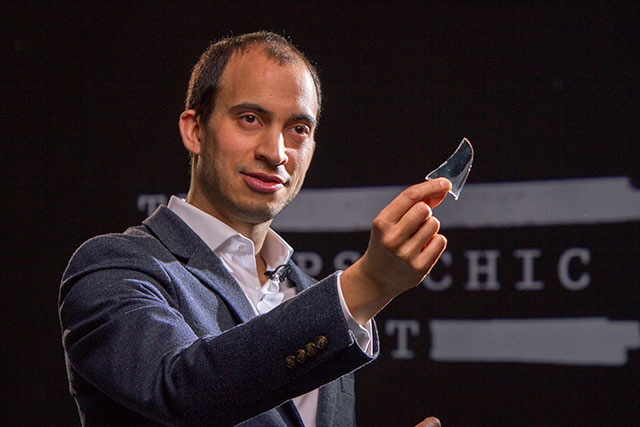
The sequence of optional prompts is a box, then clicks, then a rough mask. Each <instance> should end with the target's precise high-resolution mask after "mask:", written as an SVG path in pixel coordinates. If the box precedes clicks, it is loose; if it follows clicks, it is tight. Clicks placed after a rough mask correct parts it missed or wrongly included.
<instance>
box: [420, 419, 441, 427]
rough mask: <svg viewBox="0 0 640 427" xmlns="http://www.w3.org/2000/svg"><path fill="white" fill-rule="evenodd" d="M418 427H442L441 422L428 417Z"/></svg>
mask: <svg viewBox="0 0 640 427" xmlns="http://www.w3.org/2000/svg"><path fill="white" fill-rule="evenodd" d="M416 427H441V424H440V420H439V419H437V418H436V417H428V418H425V419H424V420H422V421H421V422H420V423H419V424H416Z"/></svg>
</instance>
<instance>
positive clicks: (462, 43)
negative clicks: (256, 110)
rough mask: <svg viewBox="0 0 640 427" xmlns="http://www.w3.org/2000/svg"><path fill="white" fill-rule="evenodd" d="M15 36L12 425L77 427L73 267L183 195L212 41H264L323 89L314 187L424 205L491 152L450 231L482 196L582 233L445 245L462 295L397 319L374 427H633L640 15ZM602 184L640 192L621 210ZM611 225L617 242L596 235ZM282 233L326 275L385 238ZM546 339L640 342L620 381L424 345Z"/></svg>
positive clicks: (470, 14) (516, 229)
mask: <svg viewBox="0 0 640 427" xmlns="http://www.w3.org/2000/svg"><path fill="white" fill-rule="evenodd" d="M1 15H2V16H3V18H2V20H3V25H2V29H1V30H0V31H2V55H3V57H4V60H3V63H4V66H3V67H2V68H3V71H2V72H3V75H4V77H3V79H2V94H3V96H2V100H3V105H4V108H3V111H4V114H3V116H4V117H3V120H2V126H3V129H2V138H3V142H4V144H3V145H4V151H3V152H4V155H3V177H4V180H3V185H4V189H3V190H4V191H3V195H4V196H5V197H4V203H3V207H4V208H3V209H2V215H3V221H2V224H3V226H4V227H5V231H4V233H3V235H5V236H8V238H7V239H6V240H5V243H4V251H3V254H4V256H3V259H4V261H3V263H4V264H5V265H4V268H3V270H4V271H5V274H4V288H5V292H4V293H3V294H4V296H3V311H2V316H1V319H2V324H3V326H2V332H3V337H4V340H3V341H4V345H3V346H2V357H3V371H4V374H3V378H4V381H3V382H4V387H3V390H2V394H3V408H4V409H3V411H2V416H1V418H2V419H3V420H2V422H1V423H2V424H3V425H77V424H78V420H77V415H76V411H75V408H74V405H73V402H72V400H71V398H70V396H69V395H68V392H67V384H66V376H65V371H64V361H63V354H62V348H61V345H60V330H59V325H58V321H57V314H56V299H57V287H58V281H59V277H60V276H61V274H62V271H63V269H64V267H65V265H66V261H67V260H68V258H69V257H70V255H71V254H72V252H73V250H74V249H75V248H76V247H77V246H78V245H79V244H80V243H82V242H83V241H84V240H86V239H87V238H89V237H91V236H93V235H96V234H100V233H105V232H112V231H120V230H123V229H124V228H126V227H127V226H129V225H133V224H135V223H138V222H139V221H140V220H141V219H143V218H144V216H145V212H144V211H145V208H144V207H143V206H142V205H140V203H141V201H140V200H141V199H140V197H141V195H148V194H161V195H168V194H175V193H181V192H184V191H186V189H187V186H188V160H187V155H186V153H185V151H184V149H183V147H182V146H181V143H180V139H179V134H178V129H177V122H178V116H179V114H180V112H181V111H182V102H183V97H184V93H185V90H186V84H187V81H188V77H189V74H190V69H191V67H192V66H193V64H194V63H195V61H196V60H197V58H198V56H199V54H200V53H201V51H202V50H203V49H204V48H205V47H206V46H207V45H208V43H209V41H212V40H216V39H217V38H219V37H221V36H224V35H228V34H238V33H242V32H247V31H255V30H259V29H269V30H274V31H276V32H279V33H283V34H285V35H288V36H291V38H292V39H293V40H294V42H295V43H296V44H297V45H298V46H299V47H300V48H301V49H302V50H303V51H305V52H306V53H307V54H308V56H309V57H310V58H311V59H312V60H313V61H315V62H317V64H318V68H319V71H320V75H321V78H322V80H323V83H324V91H325V94H326V101H325V103H324V112H323V116H322V119H321V123H320V128H319V131H318V134H317V143H318V146H317V150H316V155H315V158H314V162H313V164H312V167H311V170H310V172H309V174H308V177H307V181H306V184H305V188H307V189H323V188H327V189H338V188H356V189H357V188H361V187H365V186H371V187H379V188H388V187H389V186H406V185H409V184H411V183H414V182H417V181H418V180H420V179H422V178H423V177H424V175H425V174H426V173H427V172H428V171H429V170H431V169H433V168H434V167H435V166H437V165H438V164H439V163H440V162H441V161H443V160H444V159H445V158H446V157H447V156H448V155H449V154H450V152H451V151H452V150H453V149H454V148H455V146H456V145H457V143H458V142H459V141H460V139H461V138H462V137H463V136H466V137H468V138H469V139H470V140H471V141H472V142H473V143H474V147H475V150H476V162H475V164H474V169H473V170H472V173H471V177H470V181H469V183H470V185H469V187H468V188H469V189H468V190H467V189H465V191H468V193H467V194H465V193H463V197H462V199H461V201H460V202H452V200H448V201H447V202H445V203H446V204H447V205H446V207H447V208H449V209H450V210H452V209H453V210H455V209H456V207H459V209H463V208H464V207H465V206H475V207H476V208H477V207H478V206H479V207H482V206H483V204H482V203H479V204H469V205H464V204H463V203H464V202H465V196H468V197H469V198H473V197H474V195H476V196H477V197H476V199H477V198H481V191H480V190H482V189H483V188H485V187H483V185H484V184H480V183H486V184H488V187H487V188H488V189H489V190H488V191H489V193H492V194H494V195H495V194H498V196H499V195H500V194H502V193H500V191H502V190H503V189H504V187H503V186H502V184H505V183H511V184H514V185H515V186H516V187H514V188H515V194H520V193H519V191H520V190H519V189H521V188H525V189H526V188H529V187H527V185H528V183H531V182H533V183H542V184H541V185H542V189H543V192H542V195H541V196H540V197H534V196H529V199H528V200H530V201H531V200H533V202H535V203H534V205H538V207H540V206H542V208H541V209H542V210H543V211H545V210H547V208H548V209H549V210H553V209H552V208H553V207H554V206H551V205H552V204H555V203H560V205H562V206H564V209H565V210H566V211H568V212H570V215H569V216H570V217H571V218H573V219H574V220H573V221H572V220H563V221H555V222H554V221H553V220H551V221H550V222H547V223H546V224H535V223H532V222H525V223H523V224H515V225H514V224H510V225H509V224H507V225H505V226H504V227H501V226H500V225H499V224H498V225H496V224H488V223H483V224H480V225H477V226H473V227H470V226H455V225H451V226H449V229H448V230H447V225H446V220H445V219H443V228H445V232H447V233H446V234H447V236H448V237H449V242H450V246H449V248H450V249H449V253H450V255H451V256H450V258H451V263H450V265H448V266H444V267H442V266H441V267H439V270H436V271H434V276H435V277H436V278H441V277H443V275H444V274H445V273H446V272H449V273H451V276H452V279H453V282H452V284H451V286H450V287H449V288H448V289H446V290H442V291H434V290H433V289H429V288H428V287H427V286H423V287H420V288H418V289H416V290H415V291H412V292H410V293H408V294H406V295H404V296H403V297H401V298H400V299H398V300H397V301H395V302H394V303H392V304H391V305H390V306H389V307H388V308H387V310H386V311H385V312H384V313H383V314H381V316H380V317H379V321H378V324H379V328H380V332H381V340H382V346H383V347H382V353H381V357H380V359H379V361H377V362H376V363H374V364H373V365H371V366H369V367H367V368H365V369H363V370H362V371H360V372H359V374H358V386H357V398H358V408H357V411H358V420H359V424H361V425H413V424H412V423H415V422H417V421H419V420H420V419H422V418H423V417H424V416H426V415H430V414H433V415H437V416H439V417H440V418H441V419H442V420H443V422H444V424H445V425H446V426H462V425H472V424H474V423H475V424H476V425H539V424H544V425H552V424H553V425H633V424H634V421H637V419H638V415H639V410H638V401H639V398H640V393H639V392H638V387H637V384H638V383H639V381H638V380H640V374H639V370H640V360H639V358H638V357H639V356H638V351H637V349H638V347H639V346H640V345H639V344H638V342H637V339H639V338H637V337H640V334H638V332H637V329H638V325H640V323H639V322H638V320H639V318H640V316H639V315H638V308H639V306H640V297H639V291H638V285H640V272H639V267H638V264H639V257H638V241H639V237H640V233H638V225H639V222H640V203H639V202H638V193H637V191H638V190H637V183H638V179H639V178H640V174H639V172H638V170H639V168H638V166H639V163H640V162H639V161H638V160H639V155H638V153H639V150H638V135H639V130H640V129H639V124H638V123H639V117H640V115H639V114H638V113H639V107H638V105H639V104H638V101H639V99H638V90H639V81H640V78H639V77H640V73H639V65H638V62H639V61H638V60H637V59H638V53H637V52H638V51H640V50H639V49H638V48H639V43H638V42H639V33H640V32H639V31H638V23H639V22H640V4H639V3H638V2H621V3H599V4H590V5H580V6H563V7H559V6H554V5H551V4H540V3H528V4H526V5H524V6H516V5H514V4H511V3H507V4H496V3H488V4H485V3H484V2H477V3H475V2H469V3H466V2H465V3H456V4H449V2H439V3H415V4H414V3H411V2H403V3H395V2H349V3H346V4H342V3H337V2H336V3H333V2H326V3H325V2H315V1H314V2H273V3H269V2H259V3H257V2H256V3H253V2H244V1H235V2H229V3H216V4H208V3H201V2H198V3H196V2H180V3H177V2H176V3H174V2H137V3H136V4H135V5H132V4H130V2H115V3H106V2H105V3H102V2H84V3H78V4H62V5H52V4H49V3H48V2H44V3H41V2H34V1H31V2H18V3H16V4H13V5H9V4H7V3H3V6H2V13H1ZM605 177H617V178H620V179H622V181H623V182H626V183H627V184H629V183H630V184H632V185H633V186H632V187H629V188H627V190H628V191H623V192H622V193H621V194H623V196H621V197H608V196H611V195H610V194H609V190H608V189H609V184H608V183H609V181H607V180H606V179H604V178H605ZM601 178H602V179H601ZM566 179H570V180H571V181H565V180H566ZM603 179H604V180H603ZM566 182H569V183H572V182H577V183H579V184H580V183H582V184H584V185H583V186H581V187H580V188H582V190H580V191H581V192H580V191H579V192H578V193H580V194H582V196H581V198H580V197H579V200H580V201H581V203H583V204H578V205H572V204H571V203H573V202H571V203H569V202H566V203H564V202H562V200H563V197H562V196H561V197H560V198H559V199H558V197H555V198H550V199H547V198H546V197H545V191H546V190H545V188H547V186H548V185H551V186H553V184H554V183H560V184H562V183H566ZM616 182H618V181H616ZM473 184H475V185H476V186H475V187H474V185H473ZM511 184H509V185H511ZM518 184H523V185H524V187H519V186H518ZM592 184H593V186H592V187H589V186H590V185H592ZM394 188H395V187H394ZM398 188H400V187H398ZM563 188H564V187H563ZM585 188H586V191H584V189H585ZM589 188H593V191H592V192H591V191H589ZM616 188H617V187H616ZM474 189H475V190H474ZM523 191H524V190H523ZM559 191H560V193H562V191H565V190H563V189H560V190H559ZM566 191H569V192H571V190H566ZM524 192H525V193H526V191H524ZM527 194H529V193H527ZM532 194H533V193H532ZM535 194H538V193H535ZM616 194H617V193H616ZM571 195H572V194H567V197H569V196H571ZM476 199H473V200H476ZM492 200H493V201H492V203H493V205H492V206H494V207H495V206H498V207H499V206H500V203H501V202H500V200H501V199H500V197H494V198H493V199H492ZM558 200H559V201H558ZM629 200H631V201H630V202H629ZM618 201H619V202H620V206H618V204H617V203H618ZM454 203H460V204H459V205H455V204H454ZM505 203H508V201H505ZM563 203H564V204H563ZM625 203H626V204H625ZM545 204H549V206H545ZM603 205H604V206H603ZM476 208H474V209H476ZM474 209H471V208H468V209H467V210H466V211H464V212H463V213H464V215H465V217H468V218H472V217H474V215H475V214H476V212H474ZM477 209H481V208H477ZM523 209H524V208H523ZM573 209H575V212H574V211H573ZM594 209H595V210H604V211H606V212H613V214H612V219H611V218H609V219H607V218H608V217H607V218H604V219H594V220H592V217H589V215H591V214H590V212H593V211H594ZM625 209H626V210H625ZM560 210H561V211H562V209H560ZM622 211H625V212H627V213H626V214H624V215H623V214H620V215H618V216H616V215H617V212H622ZM489 216H490V215H489ZM516 216H517V215H516ZM605 216H606V215H605ZM585 217H586V218H587V220H586V221H585V220H584V218H585ZM282 234H283V235H284V236H285V237H286V238H287V239H289V240H290V241H291V242H292V243H293V245H294V246H295V247H296V248H298V249H300V250H301V251H303V252H304V251H312V252H315V253H317V254H319V255H320V256H321V257H322V258H323V259H324V260H325V262H324V264H323V267H322V273H326V272H329V271H331V270H332V269H333V266H332V265H331V262H332V260H333V261H335V257H336V254H338V253H340V252H341V251H343V250H351V251H355V252H358V251H362V250H364V248H365V245H366V237H367V235H366V232H364V231H362V230H354V231H351V232H336V233H330V234H327V233H326V232H318V231H317V230H310V231H309V232H308V233H305V232H304V231H295V230H284V231H283V232H282ZM576 247H577V248H582V249H581V250H582V252H581V253H582V254H583V255H584V253H588V254H589V255H588V258H589V259H588V260H587V259H586V258H580V257H574V258H572V259H570V261H571V262H570V263H569V267H567V268H568V269H569V270H568V274H569V276H570V277H572V278H576V277H582V276H581V275H582V274H584V273H585V272H586V273H587V274H588V275H589V277H590V282H589V284H588V286H586V287H585V288H584V289H580V290H576V289H573V290H569V289H568V288H567V286H566V280H565V281H564V282H563V281H562V280H561V274H560V273H559V270H560V269H561V267H558V265H559V264H560V263H561V262H560V261H559V260H560V258H562V255H563V254H565V253H566V252H567V250H570V249H572V248H576ZM527 248H529V249H530V248H536V249H538V250H539V251H540V252H539V256H537V258H536V260H535V262H536V270H535V273H534V274H535V276H536V277H535V279H537V280H539V281H543V282H544V287H543V288H542V289H537V290H531V291H522V290H518V289H517V288H518V287H517V286H516V285H515V283H516V282H517V281H518V280H519V279H520V278H521V277H522V276H523V274H525V273H523V269H524V267H523V265H524V264H523V263H524V261H523V259H522V258H521V256H520V258H519V256H518V255H514V254H515V253H516V251H517V250H518V249H527ZM491 250H494V251H495V250H498V251H499V252H500V257H499V264H498V268H499V272H498V275H499V276H498V279H499V282H500V286H499V289H493V290H487V289H473V285H470V284H469V281H470V279H469V277H470V276H468V275H469V274H471V273H469V272H468V270H469V269H470V267H469V265H470V264H469V262H470V261H469V259H470V257H473V255H472V254H471V253H470V252H468V251H471V252H473V251H481V252H482V251H484V252H482V256H483V257H485V258H486V256H487V253H488V252H487V251H491ZM445 267H447V268H446V269H445ZM565 267H566V265H565ZM465 280H466V281H465ZM483 280H484V279H483ZM486 280H489V279H488V278H486ZM543 318H563V319H567V318H574V319H610V320H611V319H618V320H620V321H624V322H623V323H624V324H625V325H626V326H625V328H626V327H629V328H630V329H628V328H627V329H625V330H626V331H627V332H628V331H629V330H630V331H631V332H630V336H631V338H629V339H630V341H629V342H628V343H627V344H628V346H627V349H628V351H626V350H623V354H624V356H623V357H622V360H621V361H618V362H615V363H611V361H609V362H606V360H605V362H602V360H600V362H598V361H595V362H594V361H593V360H592V361H590V362H586V363H585V362H583V363H576V362H575V360H574V361H573V362H572V361H571V360H569V362H567V361H566V360H565V361H564V362H563V361H557V360H555V361H554V360H553V357H551V358H547V359H544V358H543V360H522V359H521V358H520V359H518V358H517V357H516V358H513V359H509V358H507V359H505V360H498V359H490V360H482V358H477V357H476V358H475V359H474V358H473V357H472V358H471V359H469V360H455V357H454V358H447V356H444V359H443V358H442V357H441V358H438V356H437V354H436V353H435V349H436V345H435V341H434V340H435V339H436V337H435V335H434V336H431V337H430V336H429V334H435V333H436V330H437V325H436V323H431V319H467V320H469V319H481V320H482V319H484V320H489V319H525V320H526V319H529V320H531V319H543ZM398 319H400V320H409V321H414V324H415V322H418V323H419V325H420V331H419V332H416V333H414V332H415V331H412V330H410V329H406V328H405V333H406V338H407V342H405V343H404V344H405V346H409V347H410V348H411V350H410V351H411V352H412V355H411V357H408V356H407V354H406V353H405V354H404V356H403V357H404V358H403V357H400V358H398V357H394V356H393V355H392V351H393V350H394V349H397V348H399V346H401V345H400V344H399V342H398V339H399V338H398V337H399V334H400V332H399V331H400V329H394V328H393V326H392V325H393V324H394V323H393V321H396V325H397V320H398ZM485 325H486V324H485ZM407 331H408V332H407ZM600 338H602V337H600ZM600 338H597V339H600ZM430 342H431V344H430ZM541 345H542V344H541ZM430 346H431V353H430ZM605 347H606V346H605ZM438 348H439V347H438ZM396 356H397V354H396ZM569 359H571V357H569ZM574 359H575V358H574ZM605 359H606V357H605Z"/></svg>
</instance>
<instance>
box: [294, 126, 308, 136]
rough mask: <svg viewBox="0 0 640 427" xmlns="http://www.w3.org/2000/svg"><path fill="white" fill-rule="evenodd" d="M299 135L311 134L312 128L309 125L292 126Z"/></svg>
mask: <svg viewBox="0 0 640 427" xmlns="http://www.w3.org/2000/svg"><path fill="white" fill-rule="evenodd" d="M291 129H292V130H293V131H294V132H295V133H296V134H298V135H309V134H310V133H311V129H309V126H307V125H295V126H293V127H292V128H291Z"/></svg>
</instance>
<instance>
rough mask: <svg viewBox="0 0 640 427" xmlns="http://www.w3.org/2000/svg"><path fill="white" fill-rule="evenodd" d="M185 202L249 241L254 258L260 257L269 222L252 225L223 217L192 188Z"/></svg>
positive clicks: (229, 216)
mask: <svg viewBox="0 0 640 427" xmlns="http://www.w3.org/2000/svg"><path fill="white" fill-rule="evenodd" d="M186 202H187V203H189V204H191V205H193V206H195V207H196V208H198V209H200V210H201V211H204V212H206V213H208V214H209V215H211V216H213V217H215V218H217V219H219V220H220V221H222V222H224V223H225V224H227V225H228V226H229V227H231V228H233V229H234V230H236V231H237V232H238V233H240V234H242V235H243V236H244V237H246V238H247V239H249V240H251V241H252V242H253V246H254V247H255V253H256V258H257V257H258V256H259V255H260V252H261V251H262V246H263V245H264V240H265V238H266V237H267V232H268V231H269V226H270V225H271V221H265V222H261V223H257V224H252V223H248V222H246V221H242V220H241V219H239V218H237V217H235V216H233V215H224V213H223V212H221V211H220V209H217V208H216V207H215V206H214V205H213V204H212V203H209V202H208V201H207V199H206V198H205V197H199V196H198V192H197V191H193V186H192V188H191V189H190V190H189V193H188V194H187V198H186Z"/></svg>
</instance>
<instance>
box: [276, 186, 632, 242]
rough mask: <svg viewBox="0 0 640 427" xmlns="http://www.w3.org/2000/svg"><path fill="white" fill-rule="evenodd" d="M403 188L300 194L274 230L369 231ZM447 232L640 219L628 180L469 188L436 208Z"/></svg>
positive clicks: (325, 190)
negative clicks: (455, 229)
mask: <svg viewBox="0 0 640 427" xmlns="http://www.w3.org/2000/svg"><path fill="white" fill-rule="evenodd" d="M404 188H405V187H401V186H390V187H362V188H339V189H309V190H302V191H301V192H300V194H299V195H298V197H297V198H296V199H295V200H294V201H293V202H292V203H291V205H290V206H289V207H287V208H286V209H285V210H284V211H283V212H281V213H280V214H279V215H278V216H277V217H276V219H275V220H274V222H273V227H274V228H275V229H276V230H278V231H282V232H300V231H302V232H349V231H368V230H370V228H371V221H372V220H373V218H375V216H376V215H377V214H378V213H379V212H380V210H382V208H384V207H385V206H386V205H387V204H388V203H389V202H390V201H391V200H393V198H394V197H395V196H396V195H398V194H399V193H400V192H401V191H402V190H403V189H404ZM436 215H437V217H438V218H439V219H440V221H441V226H442V228H443V229H447V228H448V229H451V228H482V227H521V226H543V225H579V224H598V223H618V222H630V221H638V220H640V190H638V189H636V188H634V187H633V186H632V184H631V180H630V179H629V178H627V177H611V178H584V179H568V180H554V181H527V182H506V183H489V184H467V185H466V186H465V188H464V191H463V193H462V196H461V198H460V200H458V201H455V200H453V197H447V199H446V200H445V202H444V203H442V205H440V206H439V207H438V208H437V209H436Z"/></svg>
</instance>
